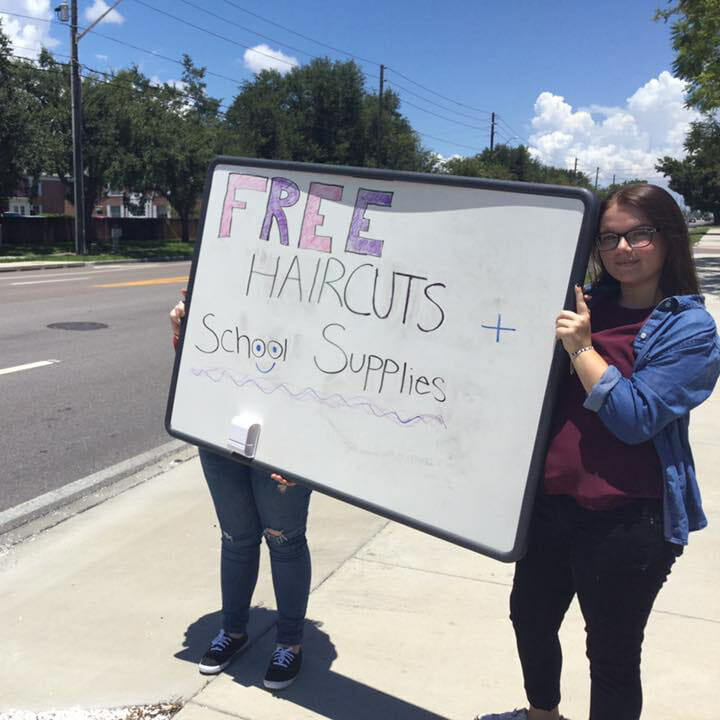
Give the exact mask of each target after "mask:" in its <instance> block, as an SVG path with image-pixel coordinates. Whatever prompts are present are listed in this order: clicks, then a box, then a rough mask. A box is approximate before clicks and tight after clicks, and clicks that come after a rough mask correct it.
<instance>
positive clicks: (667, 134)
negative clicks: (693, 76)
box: [529, 71, 700, 184]
mask: <svg viewBox="0 0 720 720" xmlns="http://www.w3.org/2000/svg"><path fill="white" fill-rule="evenodd" d="M684 93H685V84H684V83H683V82H682V80H678V79H677V78H675V77H673V76H672V75H671V74H670V73H669V72H667V71H663V72H661V73H660V74H659V75H658V77H657V78H653V79H652V80H650V81H649V82H647V83H645V85H643V86H642V87H641V88H639V89H638V90H636V91H635V93H633V95H632V96H631V97H629V98H627V100H626V103H625V105H624V107H608V106H602V105H591V106H590V107H586V108H577V109H576V110H574V109H573V107H572V105H570V104H569V103H568V102H566V100H565V98H563V97H561V96H559V95H554V94H553V93H551V92H542V93H540V95H539V96H538V98H537V100H536V101H535V116H534V117H533V119H532V127H533V130H534V132H533V134H532V135H531V136H530V138H529V140H530V151H531V152H532V153H533V155H534V156H535V157H537V158H538V159H539V160H541V161H543V162H546V163H550V164H552V165H556V166H558V167H565V168H568V169H572V168H573V167H574V163H575V158H577V161H578V169H579V170H583V171H584V172H586V173H587V174H588V175H591V176H592V178H593V179H594V175H595V168H597V167H599V168H600V183H601V184H606V183H609V182H612V178H613V175H615V176H616V179H617V180H618V181H620V180H624V179H630V178H633V177H636V178H649V177H656V176H657V175H658V172H657V171H656V170H655V169H654V167H655V163H656V162H657V159H658V158H659V157H662V156H664V155H670V156H672V157H677V158H681V157H683V156H684V154H685V150H684V148H683V142H684V140H685V134H686V132H687V129H688V126H689V124H690V123H691V122H692V121H693V120H697V119H698V118H699V117H700V116H699V114H698V113H697V112H696V111H694V110H688V109H687V108H685V106H684V99H685V98H684ZM654 182H662V180H657V179H656V180H654Z"/></svg>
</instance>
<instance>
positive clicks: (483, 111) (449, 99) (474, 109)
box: [136, 0, 492, 115]
mask: <svg viewBox="0 0 720 720" xmlns="http://www.w3.org/2000/svg"><path fill="white" fill-rule="evenodd" d="M136 2H138V0H136ZM385 69H386V70H390V71H391V72H394V73H395V74H396V75H399V76H400V77H401V78H403V79H405V80H407V81H408V82H411V83H412V84H413V85H417V86H418V87H419V88H422V89H423V90H425V92H429V93H432V94H433V95H437V96H438V97H439V98H442V99H443V100H447V101H448V102H451V103H454V104H455V105H459V106H460V107H464V108H467V109H468V110H473V111H474V112H480V113H485V114H486V115H492V112H491V111H490V110H483V109H482V108H476V107H473V106H472V105H466V104H465V103H461V102H459V101H458V100H453V99H452V98H449V97H447V96H446V95H441V94H440V93H439V92H435V90H432V89H431V88H429V87H425V85H421V84H420V83H419V82H416V81H415V80H413V79H412V78H409V77H408V76H407V75H403V74H402V73H401V72H400V71H399V70H395V69H394V68H389V67H386V68H385Z"/></svg>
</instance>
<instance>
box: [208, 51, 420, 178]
mask: <svg viewBox="0 0 720 720" xmlns="http://www.w3.org/2000/svg"><path fill="white" fill-rule="evenodd" d="M378 123H379V103H378V98H377V95H374V94H371V93H368V92H367V91H366V89H365V85H364V77H363V74H362V71H361V70H360V68H359V67H358V66H357V65H356V64H355V63H354V62H352V61H348V62H333V61H331V60H329V59H327V58H320V59H316V60H313V61H312V62H311V63H309V64H307V65H303V66H300V67H295V68H293V69H292V70H291V71H290V72H288V73H287V74H285V75H281V74H280V73H279V72H277V71H263V72H261V73H259V74H258V76H257V77H256V78H255V79H254V80H253V81H252V82H246V83H244V84H243V86H242V87H241V89H240V92H239V93H238V95H237V96H236V97H235V99H234V101H233V104H232V106H231V108H230V109H229V110H228V112H227V115H226V118H225V123H224V126H223V130H222V146H223V151H224V152H228V153H229V154H238V155H247V156H249V157H260V158H267V159H277V160H296V161H299V162H319V163H329V164H336V165H355V166H360V167H363V166H368V167H392V168H395V169H407V170H426V169H429V167H430V164H431V157H430V153H428V152H427V151H425V150H424V149H423V148H422V146H421V144H420V142H419V138H418V136H417V134H416V133H415V132H414V131H413V129H412V127H411V125H410V123H409V122H408V121H407V119H406V118H405V117H404V116H403V115H402V114H401V113H400V100H399V98H398V97H397V95H395V93H393V92H392V91H386V92H385V93H384V95H383V114H382V152H381V153H378V148H379V142H378V137H379V135H378ZM378 154H380V155H381V157H378Z"/></svg>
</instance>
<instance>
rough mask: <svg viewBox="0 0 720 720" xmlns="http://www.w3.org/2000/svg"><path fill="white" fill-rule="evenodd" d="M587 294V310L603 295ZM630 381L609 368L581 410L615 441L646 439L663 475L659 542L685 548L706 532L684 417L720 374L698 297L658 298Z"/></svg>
mask: <svg viewBox="0 0 720 720" xmlns="http://www.w3.org/2000/svg"><path fill="white" fill-rule="evenodd" d="M603 290H604V288H599V287H598V288H594V289H593V290H592V292H593V298H592V300H591V302H590V303H589V305H590V308H591V309H592V306H593V305H594V304H596V303H597V302H598V301H600V300H601V298H602V297H603V296H605V292H603ZM633 349H634V351H635V363H634V365H633V372H632V375H631V376H630V377H629V378H625V377H623V376H622V375H621V374H620V371H619V370H618V369H617V368H616V367H615V366H614V365H610V366H609V367H608V369H607V370H606V371H605V372H604V373H603V375H602V377H601V378H600V380H598V382H597V383H596V384H595V385H594V386H593V388H592V390H591V392H590V394H589V395H588V396H587V398H586V399H585V402H584V404H583V406H584V407H585V408H586V409H588V410H592V411H594V412H596V413H597V414H598V416H599V417H600V419H601V420H602V422H603V423H604V425H605V426H606V427H607V428H608V430H610V432H611V433H613V435H615V437H617V438H618V440H621V441H622V442H624V443H627V444H629V445H635V444H639V443H642V442H645V441H647V440H652V441H653V444H654V445H655V449H656V451H657V454H658V457H659V458H660V464H661V466H662V469H663V475H664V489H663V508H664V534H665V539H666V540H667V541H669V542H672V543H677V544H680V545H686V544H687V541H688V533H689V532H690V531H692V530H701V529H702V528H704V527H705V526H706V525H707V519H706V517H705V514H704V513H703V509H702V503H701V500H700V489H699V487H698V484H697V479H696V477H695V466H694V462H693V457H692V451H691V450H690V443H689V439H688V429H689V425H690V410H692V408H694V407H696V406H697V405H699V404H700V403H701V402H703V401H704V400H705V399H707V398H708V397H709V396H710V394H711V393H712V391H713V388H714V387H715V382H716V380H717V378H718V374H720V340H718V335H717V329H716V327H715V322H714V320H713V318H712V317H711V315H710V313H708V311H707V310H706V309H705V301H704V299H703V298H702V297H701V296H700V295H676V296H673V297H669V298H665V299H664V300H663V301H662V302H660V304H659V305H658V306H657V307H656V308H655V309H654V310H653V311H652V313H651V314H650V316H649V317H648V319H647V320H646V322H645V324H644V325H643V326H642V328H641V329H640V332H639V333H638V334H637V336H636V337H635V340H634V342H633Z"/></svg>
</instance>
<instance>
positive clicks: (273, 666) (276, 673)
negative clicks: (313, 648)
mask: <svg viewBox="0 0 720 720" xmlns="http://www.w3.org/2000/svg"><path fill="white" fill-rule="evenodd" d="M301 665H302V650H298V652H297V653H295V652H293V650H292V648H289V647H282V646H281V647H278V648H275V652H273V654H272V657H271V658H270V665H269V666H268V669H267V672H266V673H265V680H263V684H264V685H265V687H266V688H268V689H270V690H282V689H283V688H286V687H287V686H288V685H292V684H293V683H294V682H295V678H296V677H297V675H298V673H299V672H300V666H301Z"/></svg>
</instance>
